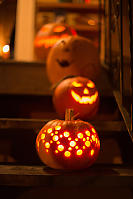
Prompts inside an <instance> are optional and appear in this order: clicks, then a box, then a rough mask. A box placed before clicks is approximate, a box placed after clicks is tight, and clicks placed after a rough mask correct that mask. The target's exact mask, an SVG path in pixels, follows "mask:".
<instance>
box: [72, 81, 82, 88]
mask: <svg viewBox="0 0 133 199" xmlns="http://www.w3.org/2000/svg"><path fill="white" fill-rule="evenodd" d="M72 85H73V86H74V87H82V86H83V85H82V84H81V83H78V82H76V81H74V82H72Z"/></svg>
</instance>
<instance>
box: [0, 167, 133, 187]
mask: <svg viewBox="0 0 133 199" xmlns="http://www.w3.org/2000/svg"><path fill="white" fill-rule="evenodd" d="M92 182H93V183H92ZM132 182H133V166H119V165H115V166H114V165H97V164H95V165H93V166H92V167H90V168H88V169H85V170H81V171H60V170H54V169H50V168H48V167H46V166H21V165H20V166H19V165H0V185H2V186H5V185H6V186H17V187H19V186H21V187H38V186H47V187H51V186H52V187H80V188H81V187H84V188H87V187H90V186H91V187H94V186H100V187H102V186H104V187H110V186H111V187H128V186H133V183H132Z"/></svg>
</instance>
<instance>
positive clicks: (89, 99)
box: [71, 90, 98, 104]
mask: <svg viewBox="0 0 133 199" xmlns="http://www.w3.org/2000/svg"><path fill="white" fill-rule="evenodd" d="M71 95H72V97H73V98H74V100H75V101H76V102H78V103H80V104H93V103H94V102H95V101H96V100H97V97H98V92H97V91H96V92H95V94H94V95H91V96H82V97H81V96H80V95H78V94H77V93H75V92H74V91H73V90H72V91H71Z"/></svg>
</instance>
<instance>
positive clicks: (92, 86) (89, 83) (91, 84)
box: [87, 81, 95, 88]
mask: <svg viewBox="0 0 133 199" xmlns="http://www.w3.org/2000/svg"><path fill="white" fill-rule="evenodd" d="M87 86H88V87H89V88H94V87H95V84H94V83H93V82H92V81H89V82H88V83H87Z"/></svg>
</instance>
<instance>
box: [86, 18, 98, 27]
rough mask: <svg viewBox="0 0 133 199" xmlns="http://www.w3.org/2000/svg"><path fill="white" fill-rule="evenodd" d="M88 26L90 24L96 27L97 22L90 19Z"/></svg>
mask: <svg viewBox="0 0 133 199" xmlns="http://www.w3.org/2000/svg"><path fill="white" fill-rule="evenodd" d="M88 24H89V25H90V26H95V25H96V21H95V20H94V19H89V20H88Z"/></svg>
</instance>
